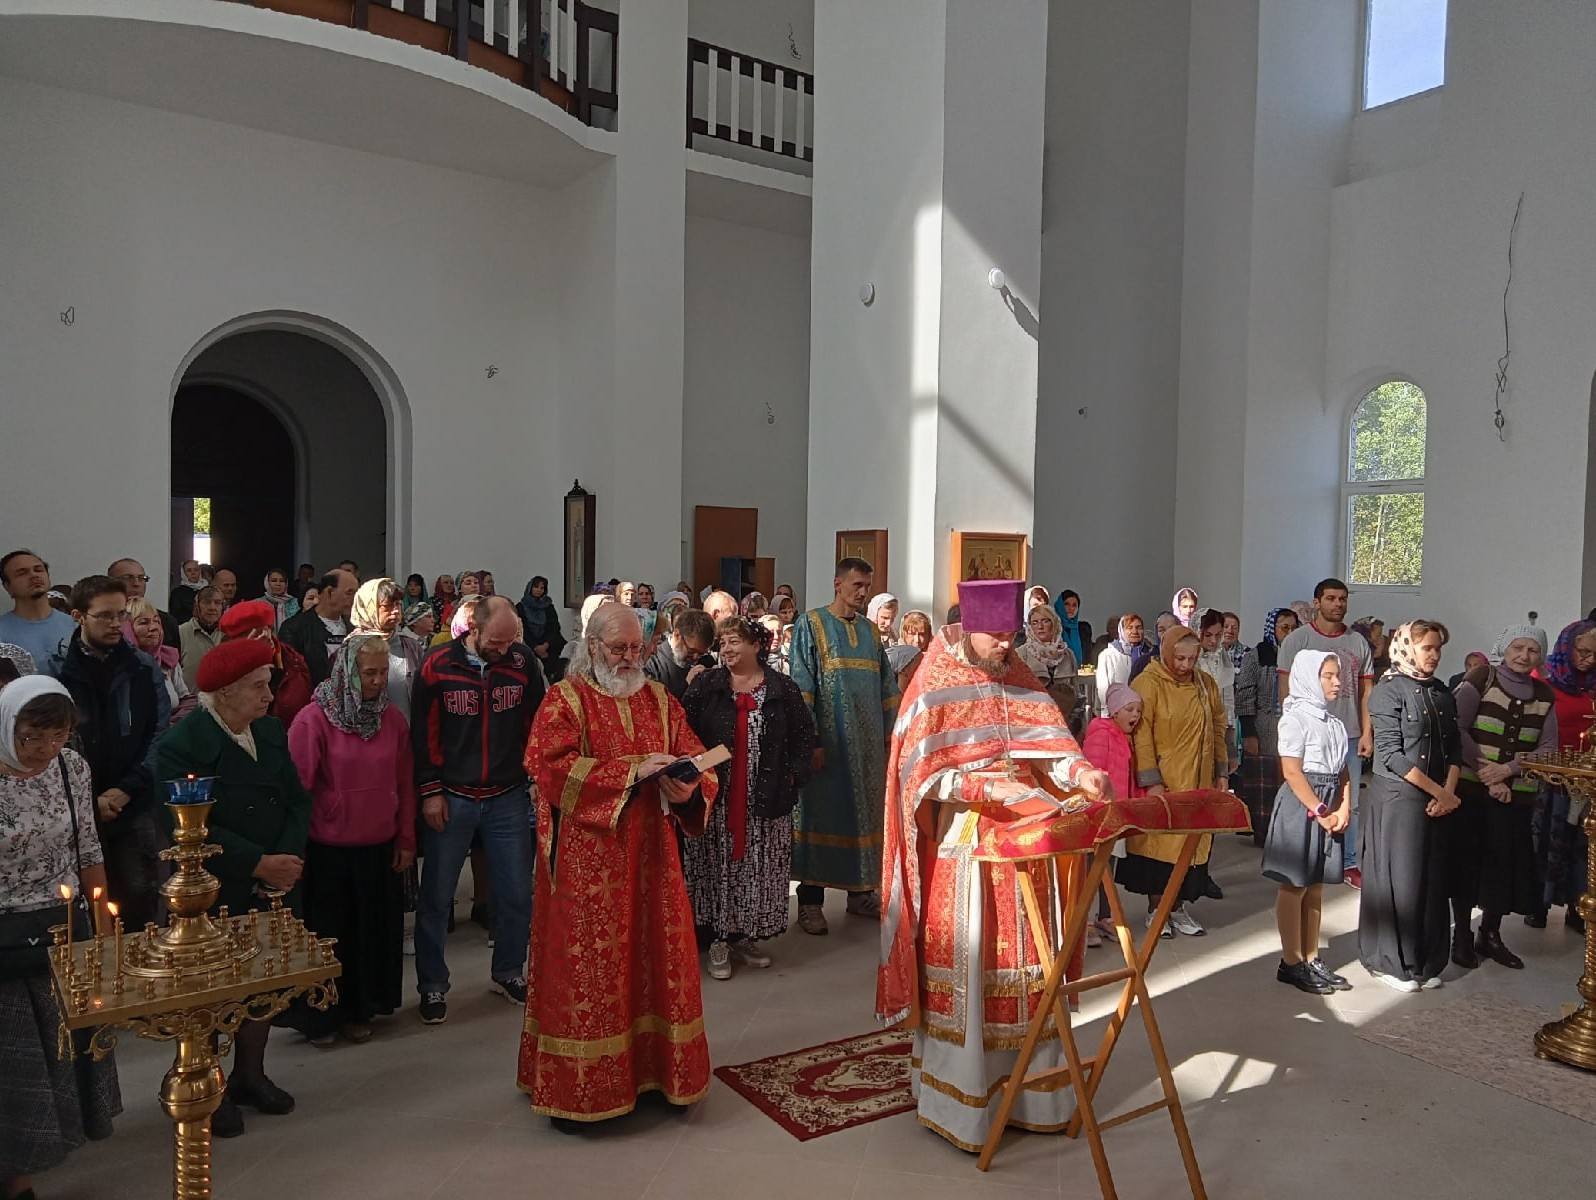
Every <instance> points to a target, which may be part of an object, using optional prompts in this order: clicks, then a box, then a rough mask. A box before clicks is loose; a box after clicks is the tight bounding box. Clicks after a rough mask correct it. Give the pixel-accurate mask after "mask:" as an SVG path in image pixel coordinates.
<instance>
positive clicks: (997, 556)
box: [950, 530, 1031, 596]
mask: <svg viewBox="0 0 1596 1200" xmlns="http://www.w3.org/2000/svg"><path fill="white" fill-rule="evenodd" d="M950 561H951V563H952V566H953V588H952V591H953V594H954V595H955V596H956V595H958V585H959V584H961V583H964V582H966V581H968V580H971V579H1024V578H1025V577H1026V572H1027V571H1028V570H1029V569H1030V565H1031V564H1030V545H1029V542H1028V539H1027V538H1026V536H1025V535H1024V534H1023V533H960V532H958V531H957V530H955V531H954V532H953V534H952V547H951V551H950Z"/></svg>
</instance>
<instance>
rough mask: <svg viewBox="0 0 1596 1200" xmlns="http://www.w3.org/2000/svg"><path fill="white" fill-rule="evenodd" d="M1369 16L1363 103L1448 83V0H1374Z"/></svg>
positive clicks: (1388, 99)
mask: <svg viewBox="0 0 1596 1200" xmlns="http://www.w3.org/2000/svg"><path fill="white" fill-rule="evenodd" d="M1364 21H1365V25H1364V29H1365V37H1366V42H1365V46H1364V58H1363V107H1364V108H1376V107H1378V106H1379V105H1381V104H1389V103H1391V101H1393V100H1400V99H1402V98H1403V97H1404V96H1412V95H1416V94H1417V93H1419V92H1427V91H1429V90H1430V89H1431V88H1438V87H1440V86H1441V85H1442V84H1443V83H1445V82H1446V0H1369V4H1368V8H1367V9H1366V10H1365V12H1364Z"/></svg>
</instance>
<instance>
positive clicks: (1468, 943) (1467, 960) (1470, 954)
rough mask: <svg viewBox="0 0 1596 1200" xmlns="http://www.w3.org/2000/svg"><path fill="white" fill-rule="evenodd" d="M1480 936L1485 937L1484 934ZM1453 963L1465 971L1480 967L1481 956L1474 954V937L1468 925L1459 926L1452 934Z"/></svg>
mask: <svg viewBox="0 0 1596 1200" xmlns="http://www.w3.org/2000/svg"><path fill="white" fill-rule="evenodd" d="M1480 936H1481V937H1484V936H1485V935H1484V934H1483V933H1482V934H1480ZM1452 961H1453V962H1455V963H1456V964H1457V965H1458V966H1460V967H1462V968H1464V969H1465V970H1471V969H1473V968H1474V967H1477V966H1479V965H1480V956H1479V955H1478V954H1476V953H1474V935H1473V934H1471V933H1470V932H1469V930H1468V926H1466V925H1459V926H1458V927H1457V929H1456V930H1454V931H1453V933H1452Z"/></svg>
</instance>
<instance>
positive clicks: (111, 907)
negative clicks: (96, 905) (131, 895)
mask: <svg viewBox="0 0 1596 1200" xmlns="http://www.w3.org/2000/svg"><path fill="white" fill-rule="evenodd" d="M105 911H106V912H108V913H110V914H111V915H112V916H113V917H119V916H121V915H122V910H121V909H119V908H118V907H117V906H116V901H115V900H109V901H107V902H106V905H105Z"/></svg>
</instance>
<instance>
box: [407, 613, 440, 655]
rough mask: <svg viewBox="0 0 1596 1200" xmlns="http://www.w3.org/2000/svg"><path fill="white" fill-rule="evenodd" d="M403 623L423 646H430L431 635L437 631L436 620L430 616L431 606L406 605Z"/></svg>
mask: <svg viewBox="0 0 1596 1200" xmlns="http://www.w3.org/2000/svg"><path fill="white" fill-rule="evenodd" d="M403 623H404V627H405V628H406V629H408V630H409V631H410V635H411V636H412V637H413V638H415V639H416V641H418V642H420V643H421V644H422V645H423V646H430V645H431V643H432V635H433V634H434V633H436V632H437V631H438V619H437V618H436V617H434V616H433V615H432V605H430V604H427V603H421V604H411V605H407V606H406V608H405V615H404V618H403Z"/></svg>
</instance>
